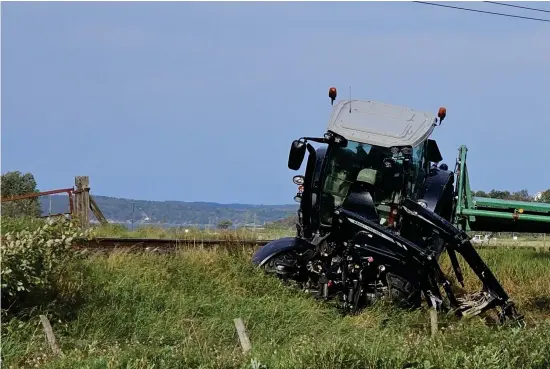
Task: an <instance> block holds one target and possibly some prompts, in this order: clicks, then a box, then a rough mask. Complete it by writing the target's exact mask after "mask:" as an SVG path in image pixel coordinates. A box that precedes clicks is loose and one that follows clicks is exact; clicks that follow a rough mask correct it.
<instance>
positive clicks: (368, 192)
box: [288, 89, 446, 231]
mask: <svg viewBox="0 0 550 369" xmlns="http://www.w3.org/2000/svg"><path fill="white" fill-rule="evenodd" d="M331 91H332V89H331V90H330V91H329V96H330V94H331ZM334 92H335V89H334ZM445 113H446V112H445V109H444V108H441V109H440V111H439V114H438V115H439V119H437V118H435V117H433V116H432V115H431V114H429V113H423V112H418V111H414V110H412V109H409V108H405V107H400V106H395V105H388V104H384V103H380V102H374V101H362V100H347V101H340V102H338V103H337V104H336V105H335V106H334V107H333V110H332V114H331V116H330V119H329V122H328V126H327V129H326V133H325V135H324V137H323V138H313V137H303V138H301V139H300V140H295V141H294V142H293V143H292V146H291V150H290V154H289V162H288V166H289V168H290V169H293V170H298V169H299V168H300V166H301V163H302V161H303V159H304V155H305V151H306V150H307V151H308V153H309V157H308V161H307V166H306V170H305V174H304V175H303V176H302V175H298V176H295V177H294V183H296V184H297V185H299V191H298V193H297V195H296V196H295V200H296V201H299V202H300V210H299V212H298V214H299V218H300V223H302V225H303V228H310V229H311V230H313V231H316V230H318V229H323V228H328V227H330V226H331V224H332V217H333V213H334V210H335V209H336V208H337V207H339V206H340V207H343V208H345V209H348V210H352V211H355V212H357V213H359V214H361V215H363V216H365V217H366V218H369V219H372V220H375V221H376V222H379V223H380V224H384V225H386V224H389V225H391V223H392V221H393V216H394V215H396V214H397V210H396V209H397V207H398V205H399V204H400V202H401V201H402V199H404V198H405V197H408V198H411V199H413V200H416V199H417V198H418V194H419V193H420V192H421V191H420V190H421V188H422V186H423V183H424V181H425V179H426V177H427V175H428V173H429V172H430V163H433V162H435V163H437V162H439V161H441V160H442V158H441V154H440V152H439V149H438V147H437V144H436V143H435V141H433V140H430V139H429V136H430V134H431V133H432V131H433V129H434V127H435V126H436V125H438V124H440V123H441V121H442V120H443V119H444V117H445ZM307 141H313V142H318V143H322V144H326V145H324V146H321V147H320V148H318V149H314V148H313V147H312V146H311V145H310V144H309V143H307Z"/></svg>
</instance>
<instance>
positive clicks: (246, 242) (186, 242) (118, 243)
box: [78, 237, 550, 252]
mask: <svg viewBox="0 0 550 369" xmlns="http://www.w3.org/2000/svg"><path fill="white" fill-rule="evenodd" d="M272 241H273V240H250V239H242V240H224V239H218V240H215V239H191V238H187V239H180V238H134V237H130V238H120V237H95V238H93V239H91V240H89V241H87V242H85V243H83V244H81V245H78V247H82V248H86V249H90V250H94V249H98V250H107V251H108V250H114V249H134V250H136V249H137V250H139V249H142V250H144V251H147V250H148V249H150V248H156V249H170V248H179V247H180V246H181V247H188V246H192V247H197V246H198V247H203V246H207V247H211V246H231V245H235V246H247V247H255V246H264V245H266V244H268V243H269V242H272ZM474 247H475V248H476V249H523V250H526V249H527V250H537V251H549V252H550V246H535V245H525V246H519V245H517V246H516V245H476V244H474Z"/></svg>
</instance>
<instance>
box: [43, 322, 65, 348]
mask: <svg viewBox="0 0 550 369" xmlns="http://www.w3.org/2000/svg"><path fill="white" fill-rule="evenodd" d="M40 321H41V322H42V326H43V327H44V333H45V334H46V340H47V341H48V344H49V345H50V348H51V349H52V351H53V353H54V354H55V355H57V356H60V355H63V353H62V352H61V348H59V345H58V344H57V340H56V339H55V335H54V334H53V329H52V325H51V324H50V321H49V320H48V318H47V317H46V316H45V315H40Z"/></svg>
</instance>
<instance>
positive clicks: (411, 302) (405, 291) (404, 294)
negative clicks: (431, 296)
mask: <svg viewBox="0 0 550 369" xmlns="http://www.w3.org/2000/svg"><path fill="white" fill-rule="evenodd" d="M386 281H387V283H388V294H389V298H390V300H391V301H392V302H393V303H395V304H397V305H398V306H400V307H402V308H408V309H416V308H419V307H420V305H421V303H422V292H421V290H420V286H419V284H418V283H412V282H410V281H409V280H408V279H406V278H405V277H403V276H400V275H398V274H395V273H390V272H388V273H387V274H386Z"/></svg>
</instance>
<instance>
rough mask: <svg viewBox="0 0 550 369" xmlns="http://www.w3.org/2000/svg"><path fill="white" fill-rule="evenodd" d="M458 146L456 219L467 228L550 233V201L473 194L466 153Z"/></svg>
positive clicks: (466, 150)
mask: <svg viewBox="0 0 550 369" xmlns="http://www.w3.org/2000/svg"><path fill="white" fill-rule="evenodd" d="M467 152H468V149H467V148H466V146H464V145H462V146H460V148H459V149H458V158H457V161H456V167H455V171H454V172H455V181H456V182H455V196H454V199H455V201H454V211H453V223H454V225H455V226H456V227H458V228H459V229H462V230H464V231H486V232H518V233H519V232H529V233H550V204H549V203H543V202H537V201H533V202H528V201H514V200H501V199H493V198H485V197H475V196H473V195H472V190H471V188H470V181H469V177H468V167H467V165H466V156H467Z"/></svg>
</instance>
